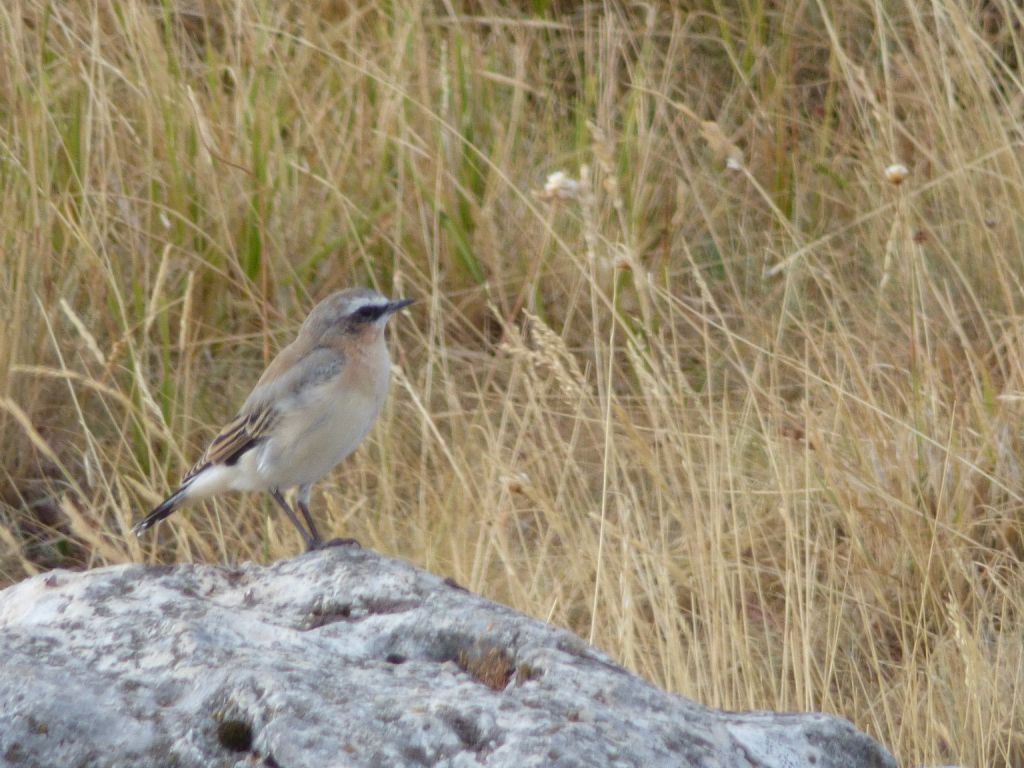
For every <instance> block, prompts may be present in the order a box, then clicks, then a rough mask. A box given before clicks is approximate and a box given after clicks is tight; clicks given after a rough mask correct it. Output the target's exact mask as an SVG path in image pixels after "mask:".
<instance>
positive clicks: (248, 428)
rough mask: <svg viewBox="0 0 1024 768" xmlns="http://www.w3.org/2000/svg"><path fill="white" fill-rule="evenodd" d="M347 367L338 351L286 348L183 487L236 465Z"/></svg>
mask: <svg viewBox="0 0 1024 768" xmlns="http://www.w3.org/2000/svg"><path fill="white" fill-rule="evenodd" d="M344 364H345V357H344V355H343V354H342V353H341V352H340V351H338V350H336V349H331V348H327V347H316V348H314V349H312V350H308V351H306V350H303V349H302V348H301V347H300V346H299V345H298V344H294V343H293V344H291V345H289V346H287V347H285V348H284V349H283V350H281V352H280V354H278V356H277V357H276V358H275V359H274V360H273V361H272V362H271V364H270V365H269V366H268V367H267V370H266V371H264V373H263V376H262V377H260V380H259V382H257V384H256V387H255V388H254V389H253V391H252V393H251V394H250V395H249V397H248V398H247V399H246V401H245V403H244V404H243V405H242V410H241V411H239V413H238V415H237V416H236V417H235V418H234V420H233V421H232V422H231V423H230V424H228V425H227V426H226V427H224V429H222V430H221V431H220V434H218V435H217V436H216V437H215V438H213V441H212V442H211V443H210V447H209V448H207V449H206V453H204V454H203V457H202V458H201V459H200V460H199V461H198V462H197V463H196V465H195V466H194V467H192V469H190V470H189V471H188V474H186V475H185V477H184V478H183V479H182V483H186V482H188V481H189V480H190V479H191V478H193V477H195V476H196V475H197V474H199V473H200V472H202V471H203V470H204V469H206V468H207V467H209V466H211V465H215V464H226V465H228V466H231V465H233V464H234V463H235V462H237V461H238V460H239V459H240V458H241V457H242V454H244V453H245V452H246V451H249V450H251V449H252V448H255V447H256V446H257V445H259V444H260V443H262V442H263V441H264V440H266V439H267V437H269V435H270V433H271V431H272V430H273V429H274V428H275V427H276V426H277V424H278V422H279V420H280V418H281V414H282V412H284V411H287V410H288V409H289V408H290V407H291V406H292V404H293V402H294V398H295V397H296V396H297V395H300V393H301V392H302V391H304V390H306V389H308V388H311V387H315V386H317V385H318V384H321V383H323V382H325V381H328V380H330V379H331V378H333V377H334V376H336V375H337V374H338V372H339V371H341V369H342V367H343V366H344Z"/></svg>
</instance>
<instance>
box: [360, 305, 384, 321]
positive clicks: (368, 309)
mask: <svg viewBox="0 0 1024 768" xmlns="http://www.w3.org/2000/svg"><path fill="white" fill-rule="evenodd" d="M383 310H384V308H383V307H375V306H374V305H372V304H367V305H366V306H364V307H360V308H359V309H357V310H356V312H355V315H356V318H357V319H359V320H364V321H367V322H369V321H370V320H376V319H377V318H378V317H380V315H381V312H382V311H383Z"/></svg>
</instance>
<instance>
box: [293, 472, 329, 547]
mask: <svg viewBox="0 0 1024 768" xmlns="http://www.w3.org/2000/svg"><path fill="white" fill-rule="evenodd" d="M312 490H313V486H312V484H309V483H307V484H306V485H300V486H299V492H298V493H297V494H295V501H296V503H297V504H298V505H299V511H300V512H302V516H303V517H304V518H306V523H307V524H308V525H309V532H310V533H312V534H313V539H312V543H311V544H310V545H309V548H310V549H319V548H320V547H322V546H323V544H324V540H323V539H321V538H320V532H319V531H317V529H316V523H314V522H313V515H311V514H310V513H309V494H310V491H312Z"/></svg>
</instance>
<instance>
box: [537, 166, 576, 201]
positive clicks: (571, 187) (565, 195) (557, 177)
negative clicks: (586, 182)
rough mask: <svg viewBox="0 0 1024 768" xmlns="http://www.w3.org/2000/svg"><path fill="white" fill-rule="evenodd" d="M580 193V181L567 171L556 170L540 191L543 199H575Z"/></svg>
mask: <svg viewBox="0 0 1024 768" xmlns="http://www.w3.org/2000/svg"><path fill="white" fill-rule="evenodd" d="M579 194H580V183H579V182H578V181H576V179H574V178H572V177H570V176H569V175H568V174H567V173H566V172H565V171H555V172H554V173H552V174H550V175H549V176H548V178H547V181H545V182H544V190H543V191H542V192H540V193H539V196H540V198H541V199H542V200H575V199H576V198H577V197H579Z"/></svg>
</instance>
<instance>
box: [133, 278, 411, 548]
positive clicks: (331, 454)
mask: <svg viewBox="0 0 1024 768" xmlns="http://www.w3.org/2000/svg"><path fill="white" fill-rule="evenodd" d="M413 301H414V300H413V299H397V300H390V299H387V298H385V297H384V296H383V295H382V294H380V293H378V292H377V291H375V290H372V289H369V288H349V289H346V290H341V291H337V292H335V293H332V294H331V295H330V296H328V297H327V298H325V299H323V300H322V301H321V302H320V303H319V304H317V305H316V306H315V307H314V308H313V309H312V311H310V313H309V315H308V316H307V317H306V319H305V321H304V322H303V323H302V327H301V328H300V329H299V332H298V335H297V336H296V338H295V340H294V341H293V342H292V343H291V344H289V345H288V346H286V347H285V348H284V349H282V350H281V351H280V352H279V353H278V354H277V356H276V357H275V358H274V359H273V360H272V361H271V363H270V365H268V366H267V369H266V370H265V371H264V372H263V375H262V376H261V377H260V379H259V381H258V382H257V383H256V386H255V387H254V388H253V390H252V392H251V393H250V394H249V396H248V397H247V398H246V400H245V402H244V403H243V404H242V407H241V409H240V410H239V411H238V415H237V416H235V418H234V419H233V420H232V421H231V422H230V423H229V424H228V425H227V426H226V427H224V429H222V430H221V431H220V433H218V435H217V436H216V437H215V438H213V440H212V442H211V443H210V445H209V447H208V448H207V449H206V451H205V452H204V453H203V455H202V458H200V459H199V461H198V462H196V464H195V465H194V466H193V467H192V468H191V469H190V470H189V471H188V472H187V473H186V474H185V476H184V477H183V478H182V480H181V483H180V485H178V487H177V489H176V490H175V491H174V492H173V493H172V494H171V495H170V496H168V497H167V498H166V499H164V501H163V502H161V503H160V504H159V505H158V506H156V507H155V508H154V509H153V510H152V511H151V512H150V513H149V514H147V515H146V516H145V517H143V518H142V519H141V520H139V521H138V522H137V523H135V525H133V526H132V532H133V533H134V534H135V535H136V536H138V537H141V536H142V535H143V534H145V532H146V531H147V530H149V529H150V528H152V527H153V526H154V525H156V524H157V523H158V522H160V521H161V520H163V519H165V518H166V517H167V516H169V515H170V514H171V513H172V512H174V511H175V510H176V509H178V508H179V507H180V506H182V505H183V504H185V503H186V502H190V501H195V500H197V499H203V498H207V497H209V496H214V495H217V494H221V493H224V492H227V491H266V492H269V494H270V495H271V497H272V498H273V499H274V501H275V502H276V503H277V505H278V506H279V507H281V509H282V510H284V512H285V514H286V515H287V516H288V519H289V520H290V521H291V522H292V524H293V525H294V526H295V527H296V528H297V529H298V531H299V534H300V535H301V536H302V538H303V541H304V542H305V545H306V550H307V551H311V550H314V549H319V548H321V547H323V546H325V544H324V541H323V539H322V538H321V536H320V533H319V532H318V531H317V529H316V524H315V523H314V522H313V516H312V515H311V514H310V512H309V500H310V493H311V491H312V489H313V485H314V483H316V482H317V481H318V480H320V479H321V478H323V477H324V475H326V474H327V473H328V472H330V471H331V470H332V469H333V468H334V467H335V466H337V465H338V464H339V463H340V462H341V461H342V460H344V459H345V458H346V457H347V456H348V455H349V454H351V453H352V452H353V451H354V450H355V449H356V448H357V447H358V446H359V444H360V443H361V442H362V441H363V439H364V438H365V437H366V435H367V433H368V432H369V431H370V428H371V427H372V426H373V423H374V422H375V421H376V420H377V416H378V415H379V414H380V410H381V407H382V406H383V404H384V400H385V397H386V395H387V390H388V383H389V380H390V378H391V357H390V355H389V354H388V348H387V345H386V343H385V340H384V327H385V325H387V322H388V320H389V319H390V318H391V317H392V316H393V315H394V314H395V313H396V312H398V311H399V310H400V309H403V308H405V307H407V306H409V305H410V304H412V303H413ZM292 488H297V489H298V491H297V493H296V495H295V497H296V498H295V500H296V504H297V506H298V508H299V511H300V512H301V513H302V517H303V518H304V519H305V522H306V526H305V527H304V526H303V524H302V523H301V522H300V521H299V518H298V516H297V515H296V514H295V510H294V509H293V508H292V507H291V506H289V504H288V502H287V501H286V500H285V497H284V493H285V492H286V491H288V490H290V489H292ZM349 541H351V540H349ZM331 543H334V542H328V544H331Z"/></svg>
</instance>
